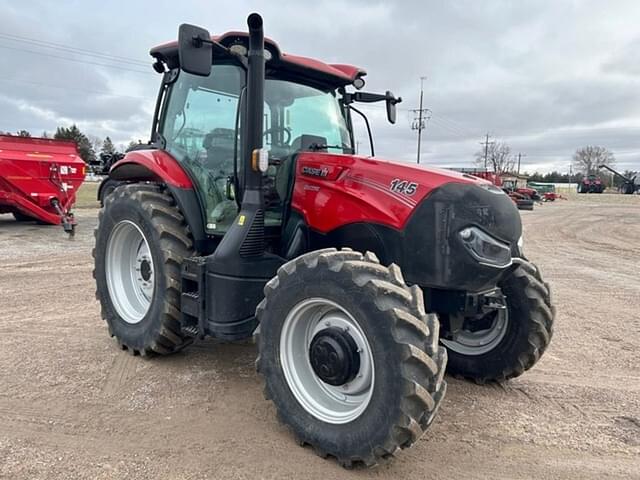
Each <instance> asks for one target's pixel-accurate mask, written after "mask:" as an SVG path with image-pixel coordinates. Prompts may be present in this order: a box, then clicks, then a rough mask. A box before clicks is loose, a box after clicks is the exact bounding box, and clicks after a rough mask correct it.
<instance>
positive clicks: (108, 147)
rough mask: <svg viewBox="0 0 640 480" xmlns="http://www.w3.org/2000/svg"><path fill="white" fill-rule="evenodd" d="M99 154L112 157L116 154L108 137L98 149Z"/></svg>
mask: <svg viewBox="0 0 640 480" xmlns="http://www.w3.org/2000/svg"><path fill="white" fill-rule="evenodd" d="M100 153H101V154H103V153H104V154H108V155H113V154H114V153H116V147H115V145H114V144H113V142H112V141H111V139H110V138H109V137H106V138H105V139H104V141H103V142H102V148H101V149H100Z"/></svg>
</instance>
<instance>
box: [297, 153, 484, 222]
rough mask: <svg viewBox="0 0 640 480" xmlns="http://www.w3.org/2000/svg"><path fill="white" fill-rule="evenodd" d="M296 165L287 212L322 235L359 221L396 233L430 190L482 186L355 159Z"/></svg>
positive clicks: (442, 173)
mask: <svg viewBox="0 0 640 480" xmlns="http://www.w3.org/2000/svg"><path fill="white" fill-rule="evenodd" d="M296 165H297V166H296V178H295V186H294V191H293V198H292V207H293V208H294V209H295V210H297V211H298V212H300V213H301V214H302V215H303V217H304V218H305V221H306V222H307V224H308V225H310V226H311V227H312V228H314V229H315V230H318V231H320V232H323V233H326V232H329V231H331V230H333V229H335V228H338V227H340V226H342V225H347V224H349V223H355V222H361V221H366V222H373V223H379V224H382V225H387V226H389V227H392V228H396V229H398V230H401V229H402V228H404V225H405V223H406V222H407V220H408V219H409V216H410V215H411V213H412V212H413V210H414V209H415V208H416V206H417V205H418V204H419V203H420V201H421V200H422V199H424V198H425V197H426V196H427V195H429V193H430V192H431V191H432V190H433V189H434V188H437V187H439V186H441V185H444V184H446V183H451V182H456V183H487V182H486V181H484V180H481V179H478V178H476V177H471V176H469V175H463V174H461V173H458V172H454V171H449V170H442V169H437V168H427V167H423V166H419V165H411V164H407V163H398V162H390V161H386V160H381V159H377V158H376V159H374V158H366V157H359V156H355V155H335V154H329V153H311V152H305V153H301V154H300V155H299V156H298V160H297V163H296ZM323 169H325V170H324V171H326V172H327V174H326V175H323ZM335 172H339V174H338V175H335V174H334V173H335ZM394 181H395V185H397V184H398V183H400V182H406V184H405V185H408V184H410V183H415V184H416V185H415V191H413V190H414V189H405V190H406V191H408V192H409V193H401V192H398V191H393V188H392V186H393V184H394V183H393V182H394Z"/></svg>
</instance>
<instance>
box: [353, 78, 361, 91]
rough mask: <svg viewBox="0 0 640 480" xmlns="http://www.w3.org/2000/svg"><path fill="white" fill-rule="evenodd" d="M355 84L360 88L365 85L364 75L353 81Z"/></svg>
mask: <svg viewBox="0 0 640 480" xmlns="http://www.w3.org/2000/svg"><path fill="white" fill-rule="evenodd" d="M353 86H354V87H355V88H356V89H358V90H360V89H361V88H362V87H364V78H362V77H358V78H356V79H355V80H354V81H353Z"/></svg>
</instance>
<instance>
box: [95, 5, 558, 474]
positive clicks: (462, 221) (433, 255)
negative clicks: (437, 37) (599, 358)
mask: <svg viewBox="0 0 640 480" xmlns="http://www.w3.org/2000/svg"><path fill="white" fill-rule="evenodd" d="M247 25H248V32H238V31H233V32H228V33H225V34H222V35H217V36H211V35H210V34H209V32H207V31H206V30H204V29H202V28H199V27H196V26H193V25H186V24H185V25H182V26H180V29H179V32H178V41H177V42H176V41H174V42H169V43H165V44H163V45H159V46H157V47H155V48H153V49H152V50H151V52H150V53H151V56H152V57H153V58H154V69H155V70H156V71H157V72H158V73H159V75H161V78H162V80H161V85H160V91H159V94H158V101H157V104H156V108H155V112H154V115H153V120H152V122H151V139H150V141H149V143H148V144H146V145H144V146H140V148H136V149H135V150H132V151H129V152H128V153H127V154H126V155H125V156H124V158H122V159H121V160H119V161H117V162H116V163H115V164H114V165H113V166H112V167H111V169H110V171H109V179H111V180H114V181H117V182H120V183H119V184H118V185H117V186H116V187H115V188H114V190H113V192H111V193H110V194H108V195H106V196H105V197H104V206H103V208H102V209H101V210H100V213H99V219H98V226H97V229H96V232H95V237H96V245H95V249H94V252H93V255H94V261H95V267H94V277H95V280H96V288H97V298H98V300H99V302H100V306H101V312H102V317H103V318H104V320H106V322H107V325H108V330H109V334H110V335H111V336H113V337H115V339H116V340H117V343H118V345H119V346H120V347H121V348H122V349H123V350H126V351H128V352H129V353H131V354H133V355H141V356H152V355H168V354H172V353H174V352H178V351H180V350H182V349H184V348H185V347H187V346H188V345H189V344H190V343H192V342H193V341H194V340H195V339H200V338H204V337H213V338H217V339H220V340H223V341H237V340H244V339H250V338H252V337H255V338H256V342H257V350H258V357H257V361H256V366H257V370H258V372H259V373H260V375H261V376H262V377H263V378H264V382H265V395H266V397H267V398H268V399H270V400H271V401H272V402H273V403H274V404H275V407H276V410H277V412H278V418H279V419H280V420H281V421H282V422H283V423H284V424H286V425H287V426H288V427H289V428H290V429H291V430H292V431H293V433H294V435H295V437H296V439H297V441H298V442H299V443H300V444H308V445H311V446H312V447H313V449H314V451H315V452H316V453H317V454H318V455H321V456H323V457H326V456H332V457H335V458H337V460H338V461H339V462H340V464H342V465H344V466H346V467H350V466H353V465H358V464H364V465H367V466H370V465H375V464H376V463H378V462H379V461H380V460H381V459H384V458H386V457H389V456H392V455H393V454H394V453H395V452H396V451H398V450H399V449H402V448H407V447H410V446H411V445H413V444H415V442H416V441H417V440H418V439H419V438H420V437H421V436H422V435H423V433H424V432H425V431H426V430H427V429H428V428H429V426H430V425H431V424H432V423H433V421H434V419H435V417H436V412H437V411H438V408H439V407H440V405H441V403H442V399H443V397H444V395H445V390H446V382H445V380H444V373H445V368H448V369H449V371H450V372H451V373H453V374H456V375H460V376H463V377H466V378H469V379H472V380H474V381H477V382H481V383H482V382H489V381H504V380H507V379H509V378H512V377H516V376H518V375H521V374H522V373H524V371H525V370H527V369H529V368H531V367H532V366H533V365H534V364H535V363H536V362H537V361H538V360H539V359H540V357H541V355H542V354H543V353H544V351H545V350H546V348H547V346H548V345H549V342H550V339H551V336H552V332H553V321H554V307H553V304H552V302H551V296H550V291H549V285H548V284H546V283H545V282H544V280H543V278H542V276H541V273H540V270H539V269H538V268H537V267H536V266H535V265H534V264H533V263H532V262H531V261H530V260H529V259H528V258H527V257H526V256H525V254H524V250H523V248H524V247H523V236H522V233H523V232H522V225H521V222H520V215H519V213H518V211H517V209H516V208H515V205H514V204H513V202H512V201H511V200H510V198H509V197H508V196H507V195H506V194H505V193H504V192H503V191H502V190H501V189H500V188H497V187H496V186H495V185H493V184H491V183H490V182H488V181H485V180H482V179H480V178H477V177H474V176H471V175H464V174H461V173H456V172H451V171H445V170H440V169H433V168H426V167H420V166H414V165H409V164H406V163H402V162H393V161H390V160H386V159H381V158H377V157H374V156H373V140H372V138H373V136H372V135H371V132H370V130H369V138H370V140H371V142H370V147H371V151H372V155H371V156H364V155H357V154H355V149H354V145H355V139H354V134H353V123H354V121H355V119H356V118H358V117H360V118H362V117H364V115H363V114H362V113H361V112H360V110H359V109H357V108H356V106H355V105H356V104H357V103H371V102H382V103H383V104H384V105H385V107H386V113H387V118H388V120H389V121H390V122H391V123H394V122H395V115H396V104H397V103H398V102H400V99H399V98H397V97H395V96H394V95H393V94H392V93H391V92H389V91H387V92H385V93H370V92H363V91H361V89H362V88H363V87H364V85H365V81H364V76H365V73H366V72H365V71H364V70H363V69H361V68H359V67H356V66H353V65H346V64H327V63H324V62H322V61H319V60H315V59H311V58H307V57H302V56H298V55H292V54H288V53H285V52H283V51H282V50H281V49H280V47H279V46H278V45H277V44H276V43H275V42H274V41H272V40H269V39H265V38H264V33H263V22H262V18H261V17H260V15H258V14H251V15H250V16H249V18H248V21H247ZM363 120H366V117H364V118H363ZM364 123H365V125H367V126H368V125H369V122H368V121H365V122H364ZM213 348H215V347H213ZM447 359H448V362H447ZM447 366H448V367H447ZM217 408H224V407H223V406H222V405H220V406H218V407H217Z"/></svg>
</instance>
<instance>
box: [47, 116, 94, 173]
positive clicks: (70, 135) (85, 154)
mask: <svg viewBox="0 0 640 480" xmlns="http://www.w3.org/2000/svg"><path fill="white" fill-rule="evenodd" d="M53 138H55V139H58V140H73V141H74V142H76V145H77V146H78V151H79V152H80V157H82V159H83V160H84V161H85V163H91V162H95V160H96V152H95V150H94V149H93V146H92V145H91V141H89V138H87V136H86V135H85V134H84V133H82V132H81V131H80V129H79V128H78V127H77V125H75V124H73V125H71V127H69V128H66V127H58V128H57V129H56V133H55V135H54V136H53Z"/></svg>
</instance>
